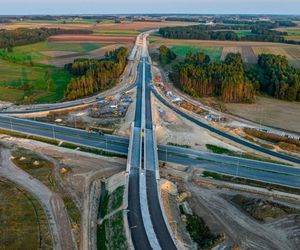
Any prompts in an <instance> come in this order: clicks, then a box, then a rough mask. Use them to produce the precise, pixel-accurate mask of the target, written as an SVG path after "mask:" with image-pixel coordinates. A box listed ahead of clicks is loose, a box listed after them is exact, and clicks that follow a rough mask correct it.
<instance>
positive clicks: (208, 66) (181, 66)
mask: <svg viewBox="0 0 300 250" xmlns="http://www.w3.org/2000/svg"><path fill="white" fill-rule="evenodd" d="M170 78H171V80H172V81H173V82H174V83H175V84H177V86H178V87H179V88H180V89H181V90H183V91H184V92H186V93H188V94H190V95H192V96H195V97H206V96H217V97H220V98H221V99H222V100H223V101H224V102H234V103H238V102H246V103H252V102H254V101H255V90H254V87H253V85H252V83H251V82H250V81H249V80H248V79H247V77H246V74H245V71H244V67H243V62H242V58H241V55H240V54H233V53H230V54H228V55H227V56H226V59H225V61H224V62H222V63H214V62H211V61H210V57H209V56H208V55H205V54H203V53H197V54H191V53H189V54H187V56H186V58H185V60H184V61H183V62H180V63H178V64H175V65H174V67H173V69H172V72H171V74H170Z"/></svg>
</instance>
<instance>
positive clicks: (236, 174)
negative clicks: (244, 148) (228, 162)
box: [235, 158, 240, 177]
mask: <svg viewBox="0 0 300 250" xmlns="http://www.w3.org/2000/svg"><path fill="white" fill-rule="evenodd" d="M239 166H240V159H239V158H238V162H237V166H236V173H235V176H236V177H238V173H239Z"/></svg>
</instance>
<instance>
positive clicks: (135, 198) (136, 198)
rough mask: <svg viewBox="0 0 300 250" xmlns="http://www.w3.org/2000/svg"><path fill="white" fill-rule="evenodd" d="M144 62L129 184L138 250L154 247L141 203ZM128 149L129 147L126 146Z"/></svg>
mask: <svg viewBox="0 0 300 250" xmlns="http://www.w3.org/2000/svg"><path fill="white" fill-rule="evenodd" d="M142 68H143V65H142V62H140V64H139V65H138V77H137V93H136V109H135V117H134V128H133V135H132V142H131V148H130V149H129V150H131V159H129V162H130V163H129V164H130V171H129V186H128V211H129V212H128V224H129V230H130V231H131V240H132V244H133V246H134V248H135V249H136V250H143V249H145V250H148V249H152V248H151V245H150V242H149V240H148V236H147V233H146V230H145V227H144V222H143V217H142V212H141V204H140V191H139V190H140V188H139V184H140V169H141V162H142V157H141V156H142V148H143V145H142V143H143V142H142V128H141V121H142V78H143V70H142ZM126 150H128V148H126Z"/></svg>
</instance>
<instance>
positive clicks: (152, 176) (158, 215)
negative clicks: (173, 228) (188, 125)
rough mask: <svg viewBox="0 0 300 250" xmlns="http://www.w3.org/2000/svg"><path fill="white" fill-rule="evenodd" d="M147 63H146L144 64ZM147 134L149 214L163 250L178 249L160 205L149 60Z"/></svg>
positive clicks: (145, 138) (146, 105) (145, 143)
mask: <svg viewBox="0 0 300 250" xmlns="http://www.w3.org/2000/svg"><path fill="white" fill-rule="evenodd" d="M144 63H145V62H144ZM145 68H146V69H145V74H146V77H145V78H146V79H145V85H146V86H145V133H144V169H145V170H146V188H147V200H148V207H149V212H150V216H151V220H152V225H153V229H154V231H155V234H156V237H157V239H158V242H159V245H160V247H161V249H168V250H173V249H177V248H176V245H175V243H174V241H173V238H172V236H171V234H170V232H169V230H168V227H167V224H166V223H168V222H167V221H165V219H166V218H164V216H163V211H162V209H163V207H161V205H162V204H160V199H159V197H160V192H159V190H158V189H159V188H160V187H159V183H158V182H157V179H158V178H159V177H158V176H157V174H158V172H159V171H158V168H159V165H158V160H157V145H156V140H155V130H154V128H153V120H152V106H151V84H152V74H151V64H150V63H149V61H148V60H147V61H146V63H145Z"/></svg>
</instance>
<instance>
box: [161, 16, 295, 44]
mask: <svg viewBox="0 0 300 250" xmlns="http://www.w3.org/2000/svg"><path fill="white" fill-rule="evenodd" d="M279 25H282V26H288V27H291V26H292V25H295V24H294V23H293V22H288V21H278V22H255V23H253V24H251V25H250V24H249V23H248V22H246V23H241V24H229V25H225V24H216V25H192V26H178V27H165V28H160V29H159V34H160V35H162V36H163V37H165V38H173V39H199V40H227V41H261V42H281V43H292V44H300V42H299V41H295V40H288V39H286V38H285V37H284V36H287V35H288V34H287V32H280V31H277V30H273V29H274V28H277V27H280V26H279ZM282 26H281V27H282ZM235 30H251V34H249V35H245V36H241V37H240V36H239V35H238V34H237V33H236V32H234V31H235Z"/></svg>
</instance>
